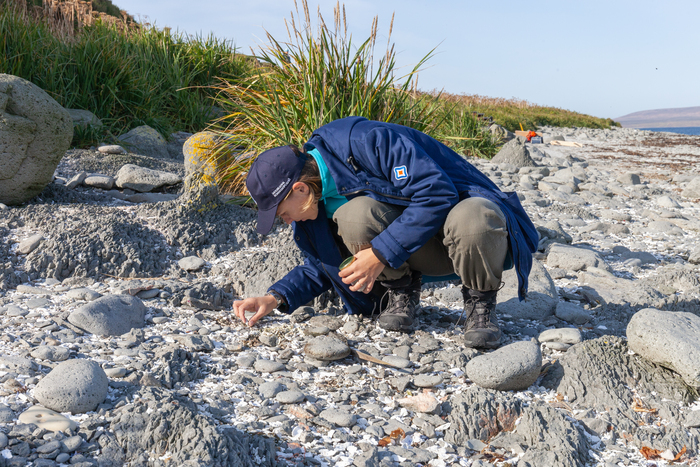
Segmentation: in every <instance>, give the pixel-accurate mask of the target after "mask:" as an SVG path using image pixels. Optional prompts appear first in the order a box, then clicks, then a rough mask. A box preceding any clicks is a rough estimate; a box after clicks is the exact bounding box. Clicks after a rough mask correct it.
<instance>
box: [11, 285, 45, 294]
mask: <svg viewBox="0 0 700 467" xmlns="http://www.w3.org/2000/svg"><path fill="white" fill-rule="evenodd" d="M17 292H19V293H24V294H28V295H52V294H53V292H52V291H50V290H49V289H44V288H42V287H33V286H31V285H22V284H20V285H18V286H17Z"/></svg>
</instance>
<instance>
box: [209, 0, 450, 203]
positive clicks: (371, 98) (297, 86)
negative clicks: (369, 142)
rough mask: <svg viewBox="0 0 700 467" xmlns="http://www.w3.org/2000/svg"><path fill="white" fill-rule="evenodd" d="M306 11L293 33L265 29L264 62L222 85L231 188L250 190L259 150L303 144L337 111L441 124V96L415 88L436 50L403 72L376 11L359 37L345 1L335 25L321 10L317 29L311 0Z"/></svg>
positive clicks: (423, 125)
mask: <svg viewBox="0 0 700 467" xmlns="http://www.w3.org/2000/svg"><path fill="white" fill-rule="evenodd" d="M302 12H303V16H302ZM302 12H300V11H299V10H298V9H297V12H296V15H294V14H293V15H292V17H291V19H290V21H289V22H287V31H288V37H287V40H285V41H281V40H279V39H277V38H275V37H273V36H272V35H270V34H268V35H267V39H268V42H269V45H267V46H264V47H262V48H261V50H260V51H259V54H258V56H257V58H258V60H259V61H260V63H261V66H260V67H258V68H257V69H256V70H255V72H254V73H252V75H249V76H246V77H244V78H241V79H234V80H224V81H222V84H221V86H219V87H218V88H217V90H218V92H219V95H218V98H217V102H218V105H219V106H221V107H222V108H223V109H224V110H226V111H227V116H226V117H224V118H223V119H221V121H220V124H221V129H222V132H223V133H224V134H225V136H226V138H223V139H222V141H225V142H226V143H225V145H226V147H231V146H234V147H236V148H237V149H238V150H237V151H236V152H234V153H233V154H235V157H234V158H233V159H229V158H230V157H231V154H232V152H231V151H220V152H219V154H218V161H217V166H218V167H220V168H221V169H220V173H219V183H220V185H222V186H223V187H224V188H225V189H227V190H228V191H232V192H236V193H241V192H244V190H245V188H244V184H243V180H244V178H245V174H246V172H247V169H248V166H249V165H250V163H251V162H252V158H253V157H254V156H255V155H256V154H258V153H259V152H261V151H263V150H265V149H269V148H271V147H274V146H280V145H286V144H295V145H297V146H301V145H302V144H303V143H304V142H306V140H308V138H309V137H310V136H311V134H312V133H313V131H314V130H315V129H317V128H318V127H320V126H322V125H325V124H326V123H329V122H331V121H333V120H336V119H339V118H343V117H347V116H351V115H356V116H362V117H366V118H368V119H371V120H380V121H385V122H392V123H398V124H401V125H406V126H411V127H413V128H417V129H419V130H424V131H427V130H429V129H431V128H432V127H433V126H434V125H435V124H436V118H437V117H438V111H439V109H440V108H439V106H437V105H435V102H434V101H436V99H435V98H432V97H428V96H425V97H422V98H421V97H416V93H415V92H413V91H414V90H413V87H414V83H415V77H416V73H417V72H418V70H419V69H420V67H421V66H423V64H424V63H425V62H426V61H427V60H428V59H429V58H430V55H431V54H432V51H431V52H429V53H428V54H427V55H426V56H425V57H424V58H423V59H422V60H421V61H420V62H419V63H417V64H416V65H415V66H414V67H413V68H412V69H410V70H409V71H408V72H407V73H405V74H403V75H401V76H397V74H398V73H397V69H396V54H395V50H394V46H393V44H391V42H390V40H389V41H388V43H387V47H386V50H381V51H378V48H377V37H378V35H377V24H378V21H377V18H374V21H373V23H372V28H371V33H370V35H369V37H367V38H365V39H363V40H360V41H357V42H356V41H354V40H353V38H352V36H351V35H349V34H348V32H347V23H346V18H345V13H344V11H343V10H341V8H340V7H339V6H336V8H335V11H334V21H333V23H332V25H331V26H329V25H327V24H326V22H325V20H324V18H323V17H322V16H321V15H320V13H319V16H318V28H316V32H315V33H314V27H312V25H311V18H310V15H309V10H308V5H307V3H306V2H305V1H303V2H302ZM392 25H393V20H392ZM389 37H391V26H390V28H389ZM222 159H227V160H222Z"/></svg>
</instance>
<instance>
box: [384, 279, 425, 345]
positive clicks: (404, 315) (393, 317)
mask: <svg viewBox="0 0 700 467" xmlns="http://www.w3.org/2000/svg"><path fill="white" fill-rule="evenodd" d="M381 284H382V285H383V286H384V287H386V288H387V291H386V294H385V295H387V296H388V297H389V301H388V303H387V305H386V308H385V309H384V311H382V312H381V314H380V315H379V317H378V318H377V325H378V326H379V327H380V328H382V329H386V330H387V331H401V332H408V331H410V330H411V329H412V328H413V319H414V317H415V314H416V310H417V309H418V306H419V304H420V286H421V273H420V272H414V273H413V275H412V276H406V277H403V278H401V279H398V280H395V281H391V282H382V283H381ZM382 300H383V297H382Z"/></svg>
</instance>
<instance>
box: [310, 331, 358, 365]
mask: <svg viewBox="0 0 700 467" xmlns="http://www.w3.org/2000/svg"><path fill="white" fill-rule="evenodd" d="M304 353H305V354H306V355H308V356H309V357H311V358H314V359H316V360H321V361H334V360H340V359H342V358H345V357H347V356H348V355H350V346H348V344H347V342H346V341H345V340H344V339H341V338H340V337H339V336H338V335H337V334H328V335H324V336H318V337H314V338H313V339H311V340H309V342H307V344H306V345H305V346H304Z"/></svg>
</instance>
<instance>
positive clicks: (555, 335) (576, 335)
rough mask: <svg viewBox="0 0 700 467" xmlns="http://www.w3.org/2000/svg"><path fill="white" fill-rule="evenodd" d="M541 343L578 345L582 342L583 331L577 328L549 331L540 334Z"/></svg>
mask: <svg viewBox="0 0 700 467" xmlns="http://www.w3.org/2000/svg"><path fill="white" fill-rule="evenodd" d="M537 340H538V341H540V342H561V343H562V344H578V343H579V342H581V340H582V337H581V331H579V330H578V329H576V328H559V329H547V330H545V331H542V333H540V335H539V337H537Z"/></svg>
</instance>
